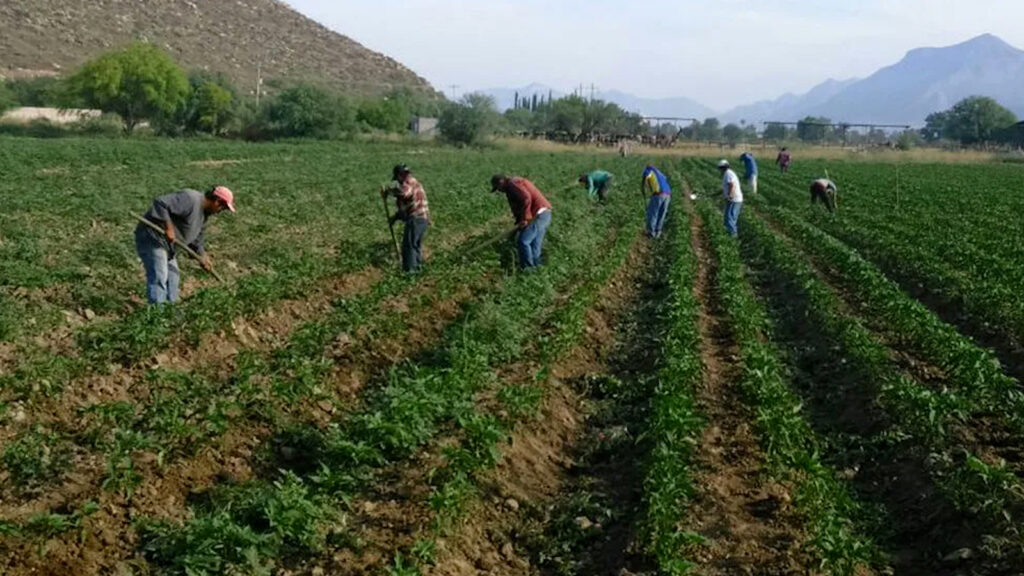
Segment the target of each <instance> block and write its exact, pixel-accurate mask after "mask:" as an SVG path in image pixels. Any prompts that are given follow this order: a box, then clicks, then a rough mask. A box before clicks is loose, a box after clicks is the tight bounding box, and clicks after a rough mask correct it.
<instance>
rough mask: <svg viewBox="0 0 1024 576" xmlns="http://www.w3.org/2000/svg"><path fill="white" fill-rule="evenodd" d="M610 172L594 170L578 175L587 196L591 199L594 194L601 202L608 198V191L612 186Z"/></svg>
mask: <svg viewBox="0 0 1024 576" xmlns="http://www.w3.org/2000/svg"><path fill="white" fill-rule="evenodd" d="M612 178H614V176H612V174H611V173H610V172H605V171H604V170H594V171H593V172H590V173H588V174H582V175H580V180H579V182H580V184H582V185H584V186H586V188H587V196H589V197H590V198H591V199H593V198H594V197H595V196H596V197H597V199H598V201H600V202H601V203H602V204H604V203H605V201H606V200H607V199H608V191H609V190H610V189H611V187H612Z"/></svg>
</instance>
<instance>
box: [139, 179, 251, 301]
mask: <svg viewBox="0 0 1024 576" xmlns="http://www.w3.org/2000/svg"><path fill="white" fill-rule="evenodd" d="M225 209H227V210H230V211H232V212H234V211H235V195H234V194H232V192H231V190H228V189H227V188H225V187H223V186H215V187H213V188H211V189H209V190H208V191H206V193H203V192H197V191H196V190H189V189H184V190H179V191H177V192H174V193H173V194H167V195H165V196H160V197H159V198H157V199H156V200H154V201H153V205H152V206H151V207H150V209H149V211H148V212H146V214H145V215H144V216H143V218H145V219H146V220H149V221H150V222H152V223H153V224H156V225H157V226H159V227H160V228H162V229H163V230H164V233H163V234H159V233H157V232H156V231H155V230H153V229H152V228H150V227H148V226H146V225H144V224H142V223H139V225H138V226H136V227H135V251H136V252H137V253H138V255H139V258H140V259H141V260H142V265H143V267H144V268H145V269H146V298H147V299H148V300H149V303H150V304H163V303H165V302H177V301H178V289H179V286H180V285H181V276H180V272H179V270H178V260H177V258H176V254H175V247H174V243H175V241H178V242H180V243H182V244H185V245H186V246H188V247H189V248H191V249H192V250H194V251H195V252H196V253H197V254H199V256H200V257H201V258H202V260H200V264H201V265H202V267H203V269H204V270H207V271H212V270H213V265H212V264H211V262H210V257H209V255H207V254H206V250H205V247H204V246H203V243H204V240H205V238H204V237H205V234H204V231H205V227H206V221H207V219H208V218H209V217H210V216H211V215H213V214H217V213H219V212H221V211H222V210H225Z"/></svg>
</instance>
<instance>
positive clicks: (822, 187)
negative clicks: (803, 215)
mask: <svg viewBox="0 0 1024 576" xmlns="http://www.w3.org/2000/svg"><path fill="white" fill-rule="evenodd" d="M838 192H839V188H837V187H836V183H835V182H833V181H831V180H829V179H828V178H818V179H817V180H815V181H814V182H811V204H812V205H813V204H814V203H815V202H817V201H818V200H821V203H822V204H824V205H825V208H827V209H828V211H829V212H835V210H836V204H835V198H836V194H837V193H838Z"/></svg>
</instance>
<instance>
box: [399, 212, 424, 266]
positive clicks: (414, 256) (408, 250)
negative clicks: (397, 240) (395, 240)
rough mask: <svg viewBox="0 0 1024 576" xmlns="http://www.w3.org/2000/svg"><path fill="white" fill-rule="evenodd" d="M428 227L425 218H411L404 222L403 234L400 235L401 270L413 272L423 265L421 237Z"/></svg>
mask: <svg viewBox="0 0 1024 576" xmlns="http://www.w3.org/2000/svg"><path fill="white" fill-rule="evenodd" d="M429 225H430V223H429V222H427V220H426V219H425V218H412V219H410V220H406V221H405V233H404V234H402V270H404V271H406V272H415V271H417V270H419V269H420V265H421V264H423V237H424V236H426V234H427V227H428V226H429Z"/></svg>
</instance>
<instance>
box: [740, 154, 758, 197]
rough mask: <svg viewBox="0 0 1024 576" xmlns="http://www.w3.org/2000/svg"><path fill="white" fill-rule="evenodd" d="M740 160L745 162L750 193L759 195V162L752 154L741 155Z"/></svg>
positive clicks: (744, 166) (745, 173) (745, 175)
mask: <svg viewBox="0 0 1024 576" xmlns="http://www.w3.org/2000/svg"><path fill="white" fill-rule="evenodd" d="M740 160H742V161H743V171H744V177H745V179H746V181H747V185H748V186H750V193H751V194H757V160H754V155H753V154H751V153H750V152H744V153H743V154H742V155H740Z"/></svg>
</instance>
